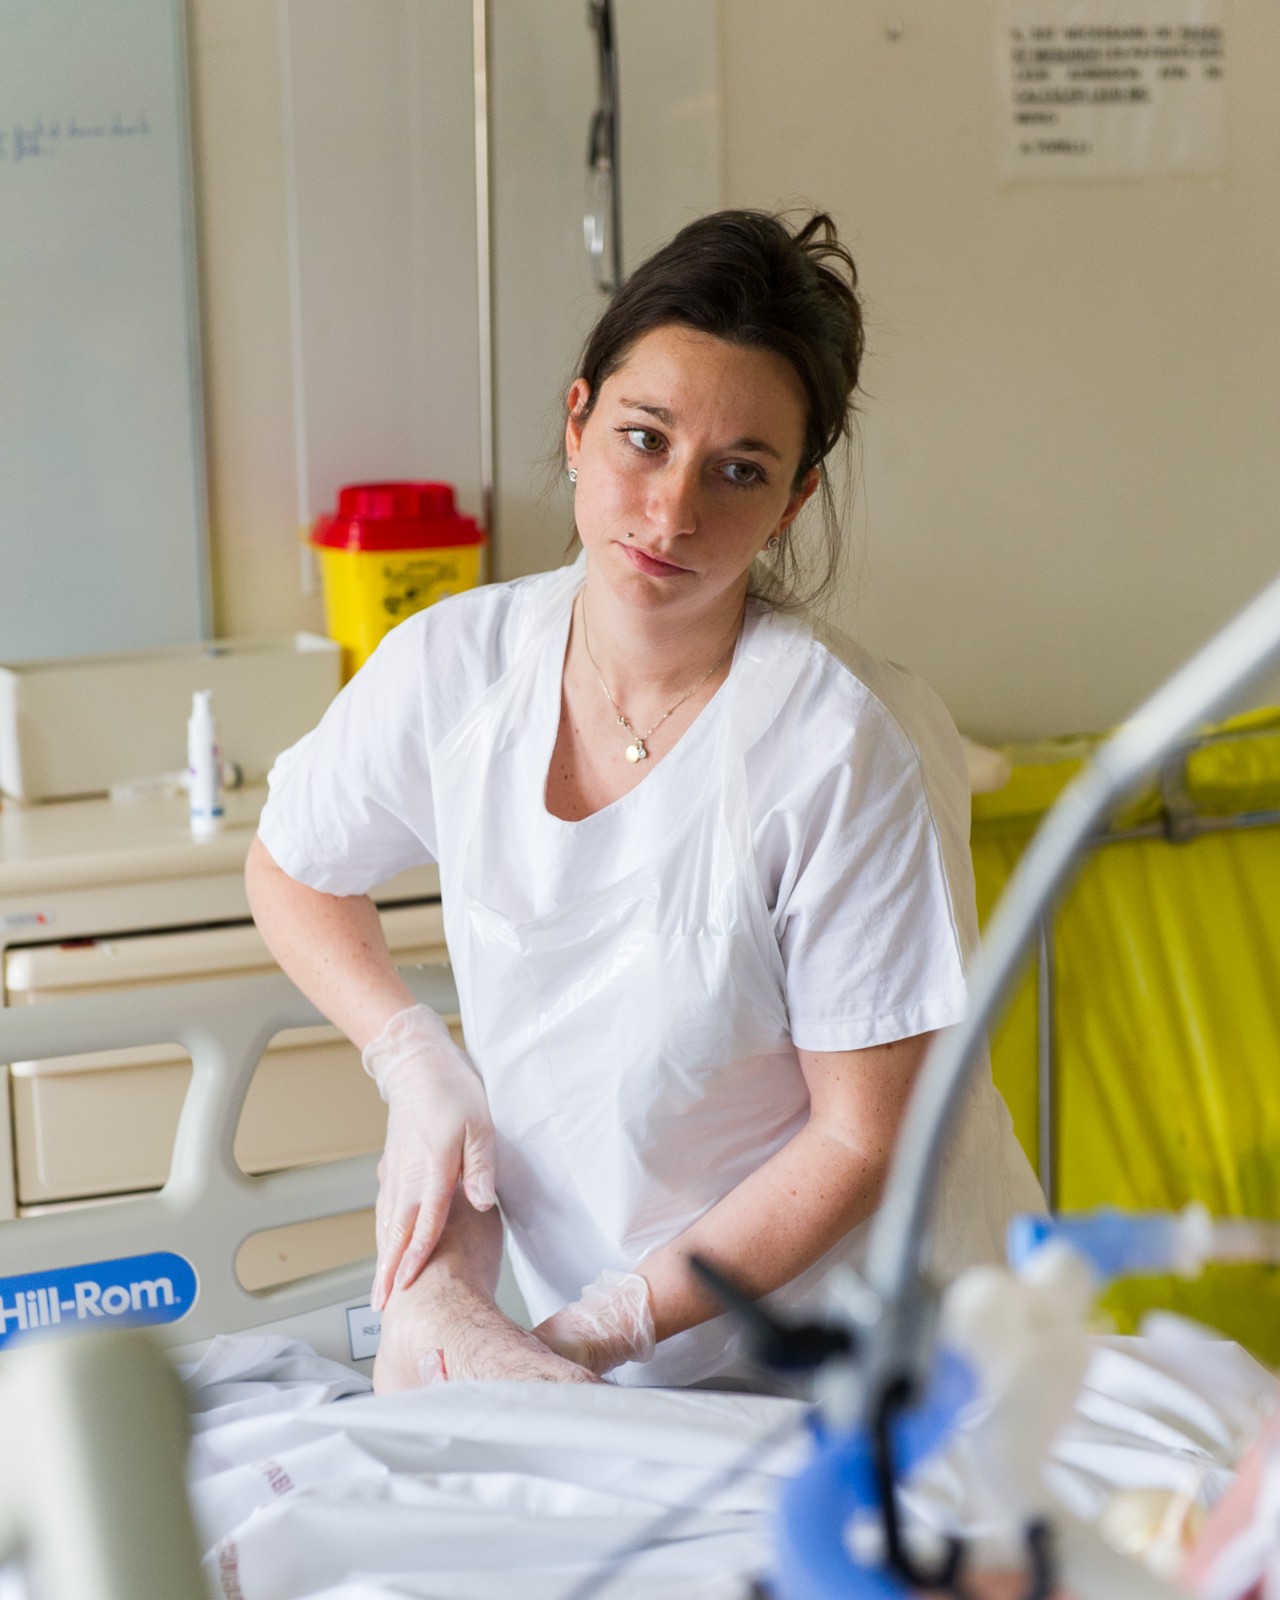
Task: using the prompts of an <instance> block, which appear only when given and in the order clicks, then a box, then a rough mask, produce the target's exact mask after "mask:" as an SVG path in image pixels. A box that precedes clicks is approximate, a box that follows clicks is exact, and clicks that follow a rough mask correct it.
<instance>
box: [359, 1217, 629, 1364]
mask: <svg viewBox="0 0 1280 1600" xmlns="http://www.w3.org/2000/svg"><path fill="white" fill-rule="evenodd" d="M501 1266H502V1219H501V1218H500V1217H499V1215H498V1213H497V1210H496V1209H495V1210H492V1211H485V1212H481V1211H476V1210H474V1209H473V1208H472V1206H471V1205H470V1204H469V1203H468V1202H467V1200H466V1198H465V1196H464V1195H463V1194H462V1191H461V1190H459V1191H458V1192H457V1194H456V1195H455V1196H454V1200H453V1206H452V1208H451V1209H450V1212H449V1220H448V1222H447V1223H446V1225H445V1230H444V1233H443V1234H442V1235H441V1238H440V1243H439V1244H438V1245H437V1246H436V1248H435V1250H434V1251H433V1252H432V1256H431V1259H430V1261H428V1262H427V1264H426V1266H425V1267H424V1268H423V1270H422V1273H421V1274H420V1276H419V1277H418V1279H417V1281H416V1282H415V1283H412V1284H410V1286H409V1287H408V1288H407V1289H393V1290H392V1291H391V1295H390V1297H389V1299H388V1300H387V1304H386V1307H385V1308H384V1310H383V1313H382V1335H381V1338H380V1340H379V1344H378V1355H377V1358H376V1360H375V1361H374V1364H373V1387H374V1389H375V1391H376V1392H377V1393H378V1394H387V1393H390V1392H391V1391H392V1390H394V1389H409V1388H416V1387H417V1386H418V1385H419V1384H420V1383H422V1381H423V1364H424V1363H425V1364H426V1365H427V1366H428V1367H430V1366H432V1365H434V1364H435V1355H436V1352H437V1351H440V1352H441V1353H442V1357H443V1361H444V1370H445V1375H446V1376H447V1377H449V1378H521V1379H526V1380H529V1381H531V1382H541V1383H598V1382H599V1381H600V1380H599V1379H598V1378H596V1377H595V1376H594V1375H593V1374H592V1373H590V1372H588V1371H587V1370H586V1368H585V1367H580V1366H578V1365H577V1364H576V1363H575V1362H572V1361H566V1360H565V1359H564V1358H563V1357H562V1356H558V1355H556V1354H555V1353H554V1351H551V1350H549V1349H548V1348H547V1346H546V1345H544V1344H543V1343H542V1341H541V1340H540V1339H535V1338H534V1336H533V1335H532V1334H531V1333H526V1332H525V1330H524V1329H523V1328H521V1327H519V1326H517V1324H516V1323H514V1322H512V1321H511V1319H510V1318H509V1317H507V1316H504V1315H503V1313H502V1312H501V1311H499V1310H498V1307H497V1305H496V1304H495V1303H494V1298H493V1297H494V1294H495V1292H496V1290H497V1287H498V1273H499V1271H500V1270H501Z"/></svg>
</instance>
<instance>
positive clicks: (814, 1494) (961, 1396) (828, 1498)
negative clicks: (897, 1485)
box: [774, 1347, 977, 1600]
mask: <svg viewBox="0 0 1280 1600" xmlns="http://www.w3.org/2000/svg"><path fill="white" fill-rule="evenodd" d="M976 1392H977V1390H976V1379H975V1376H974V1373H973V1370H972V1368H971V1367H970V1365H969V1363H968V1362H967V1361H966V1360H965V1359H964V1358H963V1357H962V1356H960V1355H958V1354H957V1353H956V1352H955V1351H953V1350H949V1349H947V1348H945V1347H942V1348H940V1349H939V1350H938V1351H937V1353H936V1360H935V1363H934V1366H933V1370H932V1372H931V1373H930V1376H929V1382H928V1385H927V1387H926V1388H925V1390H924V1393H923V1395H922V1396H921V1397H920V1398H919V1399H918V1400H915V1401H913V1400H912V1399H911V1398H909V1394H908V1387H907V1386H906V1385H899V1386H898V1387H896V1388H895V1389H894V1390H893V1391H892V1392H891V1393H888V1394H887V1395H886V1397H885V1400H884V1403H883V1404H882V1405H881V1408H880V1413H879V1416H878V1418H877V1423H876V1428H875V1429H874V1430H873V1429H869V1428H866V1427H863V1426H861V1425H857V1426H854V1427H853V1428H850V1429H846V1428H829V1427H827V1426H826V1424H825V1423H819V1424H818V1425H817V1426H816V1427H815V1430H814V1432H815V1435H816V1439H815V1447H814V1452H813V1456H812V1459H811V1460H810V1461H809V1462H808V1464H807V1465H806V1466H805V1467H803V1468H802V1469H801V1470H800V1471H799V1472H798V1473H796V1475H795V1477H793V1478H791V1479H790V1480H789V1481H788V1482H787V1483H785V1484H784V1485H783V1487H782V1493H781V1495H780V1497H779V1504H778V1513H777V1531H776V1547H775V1551H774V1560H775V1566H776V1575H777V1589H778V1597H779V1600H897V1597H899V1596H905V1594H906V1590H905V1588H904V1587H903V1583H902V1579H901V1578H900V1577H899V1576H897V1575H895V1574H894V1573H893V1571H892V1570H891V1569H890V1568H889V1565H888V1563H887V1562H886V1561H885V1560H884V1559H883V1557H879V1556H878V1557H875V1558H873V1560H871V1561H865V1560H859V1559H858V1558H857V1557H855V1555H854V1554H853V1553H852V1552H851V1549H850V1546H849V1542H848V1538H847V1531H848V1529H849V1526H850V1523H851V1521H852V1519H853V1518H854V1517H855V1516H856V1515H857V1513H858V1512H859V1511H865V1512H877V1511H878V1512H880V1514H881V1516H882V1517H883V1518H884V1519H885V1521H886V1523H887V1522H888V1519H889V1518H891V1517H892V1518H895V1519H896V1509H897V1508H896V1503H895V1502H893V1501H892V1499H891V1497H886V1496H885V1495H884V1494H883V1493H882V1479H881V1476H880V1472H881V1469H880V1466H879V1461H878V1458H879V1457H882V1456H883V1455H884V1454H885V1452H886V1451H887V1452H888V1457H889V1462H888V1470H889V1475H890V1480H891V1481H892V1480H894V1479H896V1478H897V1476H898V1474H899V1473H900V1472H901V1473H908V1472H910V1471H912V1470H913V1469H914V1468H915V1467H916V1466H917V1465H918V1464H919V1463H920V1462H921V1461H923V1460H925V1459H926V1458H927V1457H928V1456H930V1455H932V1454H933V1453H934V1452H935V1451H936V1450H937V1449H938V1448H939V1447H940V1446H941V1445H942V1444H943V1443H944V1442H945V1441H946V1439H947V1437H948V1436H949V1434H950V1433H951V1431H952V1429H953V1427H954V1424H955V1419H956V1417H957V1415H958V1414H959V1412H960V1411H961V1410H962V1409H963V1408H964V1407H965V1406H966V1405H968V1404H969V1403H970V1402H971V1401H972V1400H973V1399H974V1397H975V1394H976ZM881 1428H883V1434H882V1437H881V1439H880V1440H879V1441H877V1439H876V1437H875V1436H874V1434H875V1433H876V1432H879V1431H880V1430H881ZM890 1438H891V1441H892V1442H891V1444H890V1443H889V1442H888V1441H889V1440H890ZM893 1526H894V1528H895V1529H896V1526H897V1524H896V1520H895V1522H894V1523H893ZM899 1545H900V1541H899Z"/></svg>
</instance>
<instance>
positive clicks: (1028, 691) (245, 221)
mask: <svg viewBox="0 0 1280 1600" xmlns="http://www.w3.org/2000/svg"><path fill="white" fill-rule="evenodd" d="M190 3H191V11H192V44H193V99H194V109H195V117H196V132H197V162H198V174H197V178H198V186H199V200H200V208H201V244H202V250H203V258H202V270H203V301H204V315H205V345H206V385H207V390H208V420H209V431H210V454H211V491H212V523H213V536H214V558H215V582H216V594H217V605H218V624H219V628H220V630H221V631H223V632H226V633H242V632H256V631H267V630H270V629H275V628H288V627H298V626H317V625H318V624H319V618H320V612H319V604H318V601H317V600H315V599H314V598H312V599H307V598H305V597H303V596H302V595H301V594H300V592H299V584H298V558H297V547H296V530H295V527H294V523H295V520H296V511H295V508H296V494H295V484H294V462H293V450H292V426H293V420H292V416H293V414H292V384H291V375H290V350H289V316H290V309H289V292H288V268H287V230H286V220H285V198H284V136H283V114H282V95H281V72H280V49H279V38H278V31H277V24H276V14H275V7H274V6H271V5H267V4H264V3H263V0H190ZM621 4H622V22H621V25H620V26H621V31H622V34H623V40H622V42H623V46H624V50H625V49H626V47H627V36H628V33H630V34H631V35H632V37H633V42H632V45H631V48H630V52H629V54H628V55H627V56H626V61H627V63H628V65H627V67H626V71H627V72H630V71H631V70H632V69H633V68H634V67H635V66H636V64H637V60H638V58H644V57H647V59H648V60H649V61H650V62H651V63H652V66H651V67H650V68H649V75H650V77H651V78H652V79H654V80H655V87H656V89H657V90H658V91H660V93H661V94H662V95H663V96H665V97H666V107H667V109H666V111H664V118H665V120H663V119H662V118H660V119H658V120H657V121H656V122H655V121H653V120H648V121H646V118H649V119H652V115H653V108H652V106H648V107H646V105H645V104H644V103H643V101H642V98H641V91H640V89H639V88H638V87H637V86H636V84H635V82H634V80H632V81H630V82H628V81H627V79H626V78H625V77H624V85H623V93H624V105H623V140H624V163H625V170H624V177H625V181H626V182H627V184H628V205H629V207H630V208H632V210H633V212H634V211H636V210H637V209H638V216H639V220H638V221H637V222H636V223H635V226H634V227H633V228H631V229H630V230H629V232H628V240H627V243H628V254H629V255H631V256H634V254H635V253H636V252H637V251H639V250H640V249H641V248H643V247H646V246H648V245H650V244H651V243H653V242H654V241H655V240H656V238H657V237H659V236H660V235H661V234H662V233H665V232H666V231H669V229H670V228H673V227H674V226H676V225H678V223H679V222H680V221H681V220H683V218H684V216H685V215H688V214H692V211H693V210H695V209H697V208H698V206H699V205H703V204H705V205H711V204H715V203H717V202H718V198H719V196H720V195H721V194H722V195H723V197H724V199H725V200H726V201H727V202H728V203H733V204H753V205H755V204H759V205H774V204H777V203H782V202H786V201H792V200H797V199H803V198H808V199H811V200H814V201H818V202H820V203H821V204H823V205H824V206H826V207H827V208H828V209H830V210H832V211H833V212H834V213H835V215H836V216H837V218H838V220H839V221H840V223H841V226H842V229H843V230H844V232H845V235H846V237H847V238H848V239H849V241H850V242H851V244H852V245H853V247H854V250H855V253H856V255H857V257H858V260H859V263H860V266H861V269H862V273H863V282H864V286H865V289H866V294H867V304H868V314H869V322H870V344H871V355H870V358H869V360H868V363H867V369H866V386H867V389H868V396H867V399H866V402H865V414H864V435H865V462H864V467H863V475H862V490H861V500H860V504H859V508H858V517H857V524H856V527H855V530H854V534H855V539H856V540H857V541H858V545H859V549H860V551H861V553H862V556H863V558H864V559H863V560H862V561H861V563H860V565H861V569H862V572H863V581H862V584H861V588H860V592H858V593H857V594H856V595H855V592H854V588H855V586H854V585H850V588H849V590H848V592H847V593H846V595H845V596H844V598H843V604H842V607H841V610H842V612H843V616H842V619H841V620H844V621H845V622H846V623H847V622H848V621H849V619H850V617H852V623H853V626H854V628H855V630H856V631H857V632H859V633H860V634H861V635H862V636H863V637H864V638H865V639H866V640H867V642H868V643H870V644H871V645H872V646H873V647H874V648H877V649H880V650H881V651H883V652H884V653H886V654H889V655H892V656H894V657H896V658H898V659H901V660H905V661H908V662H910V663H911V664H912V665H914V666H915V667H917V668H918V669H919V670H920V671H922V672H923V673H924V674H925V675H926V676H927V677H928V678H929V679H930V680H931V681H932V682H933V683H934V684H935V685H936V686H937V687H938V688H939V689H940V690H941V691H942V693H943V694H944V696H945V697H946V699H947V701H948V703H949V704H950V705H951V708H952V710H953V712H954V713H955V714H956V716H957V718H958V719H959V720H960V721H961V723H962V724H963V725H965V726H966V727H967V728H969V729H970V730H972V731H975V732H978V733H982V734H986V735H988V736H992V737H997V736H1006V737H1008V736H1013V735H1022V734H1032V733H1039V732H1061V731H1067V730H1070V729H1076V728H1093V727H1101V726H1104V725H1105V724H1107V723H1108V722H1110V721H1111V720H1113V719H1115V718H1116V717H1118V716H1119V715H1121V714H1122V712H1123V711H1124V710H1125V708H1126V707H1127V706H1129V705H1130V704H1132V702H1133V701H1134V700H1135V699H1136V698H1137V697H1138V696H1139V695H1140V694H1141V693H1142V692H1144V691H1145V690H1146V689H1147V688H1149V687H1151V686H1152V685H1154V683H1156V682H1157V681H1158V680H1159V679H1160V678H1161V677H1162V676H1163V675H1164V674H1165V673H1166V672H1167V671H1168V670H1169V669H1170V668H1171V667H1172V666H1173V665H1175V664H1176V662H1177V661H1178V660H1180V659H1181V658H1182V657H1183V656H1184V655H1185V654H1186V653H1187V652H1189V651H1190V650H1191V649H1192V648H1193V647H1194V645H1195V644H1196V642H1198V641H1199V640H1200V639H1201V638H1203V637H1204V635H1205V634H1206V633H1207V632H1208V631H1209V630H1210V629H1211V628H1212V627H1213V626H1214V625H1215V624H1216V623H1218V622H1219V621H1221V620H1223V619H1224V618H1225V617H1226V616H1227V615H1228V614H1229V613H1230V612H1231V610H1232V609H1233V608H1234V607H1235V606H1236V605H1237V604H1238V603H1240V602H1241V601H1242V600H1243V599H1244V598H1245V597H1246V596H1247V595H1248V594H1249V593H1251V592H1252V591H1253V590H1254V589H1255V588H1256V587H1257V586H1259V585H1260V584H1261V583H1262V582H1263V581H1264V579H1265V578H1266V577H1267V576H1269V575H1270V573H1271V572H1273V571H1274V570H1275V568H1276V566H1277V565H1278V564H1280V561H1278V559H1277V558H1278V555H1280V540H1278V539H1277V537H1276V532H1275V510H1274V508H1275V507H1276V505H1277V504H1280V449H1277V447H1276V443H1275V434H1276V428H1277V421H1278V420H1280V405H1278V404H1277V402H1278V401H1280V313H1278V312H1277V308H1276V294H1275V285H1276V283H1277V282H1280V271H1278V268H1280V208H1278V207H1277V206H1276V204H1275V182H1274V174H1275V172H1276V170H1277V157H1278V156H1280V121H1278V118H1277V111H1276V107H1277V104H1280V102H1277V99H1276V96H1275V92H1274V86H1275V84H1276V83H1277V82H1280V11H1277V10H1276V8H1275V7H1263V6H1260V5H1256V4H1251V3H1248V0H1240V3H1238V4H1237V5H1236V6H1235V8H1234V10H1233V11H1232V13H1231V27H1232V33H1231V35H1230V38H1229V43H1228V69H1227V70H1228V75H1229V80H1228V81H1229V91H1230V105H1231V152H1230V165H1229V169H1228V171H1227V173H1226V175H1225V176H1224V177H1222V178H1212V179H1160V180H1150V181H1146V182H1141V183H1111V184H1099V185H1081V186H1076V187H1068V186H1065V185H1050V184H1037V185H1027V186H1022V187H1004V186H1002V185H1000V184H999V183H998V182H997V180H996V177H995V148H994V147H995V135H994V129H993V122H994V115H995V113H994V105H993V100H994V92H995V91H994V82H995V74H994V30H995V20H996V16H997V7H996V5H995V3H994V0H969V3H967V4H966V5H964V6H963V7H961V6H946V7H942V6H932V7H927V6H925V5H924V4H923V3H922V0H898V3H897V4H895V5H883V6H882V5H876V6H868V5H863V4H850V3H849V0H792V3H790V4H788V5H786V6H781V5H778V4H776V3H775V0H719V7H718V20H719V34H720V57H719V62H718V73H717V63H716V62H715V60H714V59H713V58H712V57H711V56H710V54H709V53H708V47H707V39H708V38H709V28H710V24H711V21H712V20H713V15H712V13H713V0H662V4H660V5H655V4H652V3H651V4H647V5H646V4H644V3H642V0H621ZM584 9H585V8H584V7H583V6H582V5H581V4H580V0H492V11H493V37H494V50H495V73H494V95H495V105H496V123H495V129H494V161H495V177H496V196H497V218H496V234H495V250H496V253H497V262H498V284H497V305H496V314H497V335H498V392H497V395H496V404H497V413H498V414H497V425H498V426H497V439H498V456H499V460H498V471H499V501H498V514H499V519H500V520H499V530H500V535H501V538H502V541H503V543H502V555H501V560H500V571H501V572H503V573H504V574H513V573H516V572H521V571H529V570H533V569H534V568H536V567H539V566H542V565H545V564H548V563H550V562H553V561H555V560H556V559H557V558H558V556H559V554H560V551H561V549H562V548H563V544H564V538H565V534H566V530H567V525H568V501H567V498H566V497H564V496H563V495H562V494H560V493H559V491H555V490H553V491H552V493H551V495H550V498H548V497H547V496H546V494H545V493H544V481H545V480H544V477H543V465H542V463H543V457H544V453H545V451H546V450H547V449H548V448H549V447H550V446H551V444H552V443H553V442H554V439H555V436H556V432H557V417H558V408H559V394H560V386H561V384H562V383H563V381H564V380H565V378H566V377H567V376H568V375H569V367H570V366H571V365H572V358H573V355H574V353H575V351H576V346H577V342H578V339H579V337H580V335H581V332H582V331H583V329H584V328H585V326H586V325H587V322H588V321H589V319H590V317H591V316H592V314H593V312H594V310H595V309H596V306H597V304H598V302H597V300H596V297H595V295H594V293H593V291H592V289H591V287H590V284H589V281H588V277H587V272H586V267H585V263H584V262H583V259H582V257H581V254H580V243H579V241H580V238H581V233H580V228H581V220H580V219H581V204H582V197H583V181H582V171H581V164H582V160H583V153H584V144H585V126H586V120H585V119H586V114H587V111H588V109H589V106H590V103H591V98H592V94H593V87H594V86H593V82H592V62H591V55H590V46H589V38H588V35H587V31H586V28H585V26H584V23H583V12H584ZM894 21H900V22H901V24H902V28H903V33H902V37H901V39H900V40H898V41H897V42H892V41H891V40H890V39H889V38H888V37H887V32H886V24H887V23H889V22H894ZM682 30H683V31H682ZM690 30H691V31H690ZM717 78H718V84H717ZM717 92H718V93H719V95H720V96H722V104H721V102H720V101H718V100H717ZM680 116H684V117H685V118H687V119H690V125H691V127H692V128H693V130H694V131H693V132H692V133H687V134H686V138H685V139H684V140H683V141H682V140H681V139H680V138H678V137H673V134H672V130H673V129H674V128H675V127H677V126H678V124H679V118H680ZM664 129H665V132H664ZM717 130H719V133H720V134H721V136H722V143H721V142H719V141H718V140H717V137H716V134H717ZM682 148H692V149H693V150H694V151H695V152H696V156H695V159H692V160H690V159H688V158H687V157H686V158H684V159H682ZM566 263H567V265H566Z"/></svg>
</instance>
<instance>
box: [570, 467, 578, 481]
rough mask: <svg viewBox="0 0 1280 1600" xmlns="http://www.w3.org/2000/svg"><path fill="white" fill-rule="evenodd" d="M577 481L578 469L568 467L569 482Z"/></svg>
mask: <svg viewBox="0 0 1280 1600" xmlns="http://www.w3.org/2000/svg"><path fill="white" fill-rule="evenodd" d="M577 481H578V469H577V467H570V468H569V482H570V483H577Z"/></svg>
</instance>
